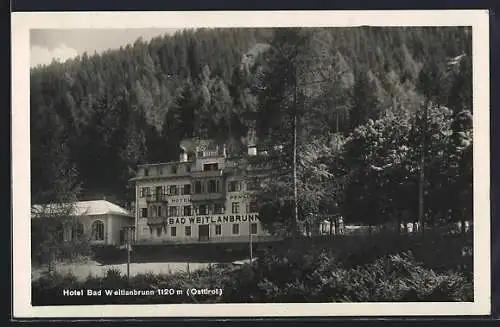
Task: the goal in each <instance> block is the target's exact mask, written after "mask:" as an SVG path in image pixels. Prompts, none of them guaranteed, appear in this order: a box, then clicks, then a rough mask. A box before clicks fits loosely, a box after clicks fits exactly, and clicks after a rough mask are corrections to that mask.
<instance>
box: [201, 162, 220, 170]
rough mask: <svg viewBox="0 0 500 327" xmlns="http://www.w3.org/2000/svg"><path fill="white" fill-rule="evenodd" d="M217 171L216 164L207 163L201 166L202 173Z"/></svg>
mask: <svg viewBox="0 0 500 327" xmlns="http://www.w3.org/2000/svg"><path fill="white" fill-rule="evenodd" d="M218 169H219V164H218V163H209V164H204V165H203V171H215V170H218Z"/></svg>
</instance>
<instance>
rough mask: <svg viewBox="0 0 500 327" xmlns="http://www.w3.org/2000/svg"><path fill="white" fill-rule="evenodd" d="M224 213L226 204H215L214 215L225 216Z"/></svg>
mask: <svg viewBox="0 0 500 327" xmlns="http://www.w3.org/2000/svg"><path fill="white" fill-rule="evenodd" d="M223 213H224V204H222V203H216V204H214V214H216V215H217V214H223Z"/></svg>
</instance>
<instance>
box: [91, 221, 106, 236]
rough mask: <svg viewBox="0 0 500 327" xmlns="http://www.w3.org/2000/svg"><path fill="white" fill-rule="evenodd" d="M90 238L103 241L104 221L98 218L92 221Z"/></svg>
mask: <svg viewBox="0 0 500 327" xmlns="http://www.w3.org/2000/svg"><path fill="white" fill-rule="evenodd" d="M92 239H93V240H94V241H104V223H103V222H102V221H100V220H96V221H94V222H93V223H92Z"/></svg>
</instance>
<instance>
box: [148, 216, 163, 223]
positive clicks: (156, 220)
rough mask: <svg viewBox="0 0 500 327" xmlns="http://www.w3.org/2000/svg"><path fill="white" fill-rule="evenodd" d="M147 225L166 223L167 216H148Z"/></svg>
mask: <svg viewBox="0 0 500 327" xmlns="http://www.w3.org/2000/svg"><path fill="white" fill-rule="evenodd" d="M147 219H148V225H161V224H166V223H167V217H148V218H147Z"/></svg>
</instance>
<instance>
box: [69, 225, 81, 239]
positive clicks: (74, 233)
mask: <svg viewBox="0 0 500 327" xmlns="http://www.w3.org/2000/svg"><path fill="white" fill-rule="evenodd" d="M82 236H83V224H82V223H81V222H77V223H76V224H75V225H74V226H73V228H72V229H71V239H74V240H77V239H80V238H81V237H82Z"/></svg>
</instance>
